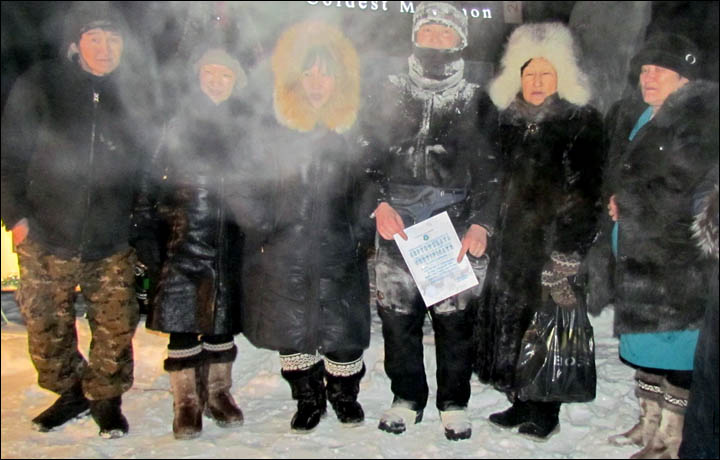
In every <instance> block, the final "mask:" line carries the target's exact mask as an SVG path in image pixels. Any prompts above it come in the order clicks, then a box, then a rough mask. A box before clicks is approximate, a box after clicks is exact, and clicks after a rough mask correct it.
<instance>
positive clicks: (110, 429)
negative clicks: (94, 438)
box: [90, 396, 130, 439]
mask: <svg viewBox="0 0 720 460" xmlns="http://www.w3.org/2000/svg"><path fill="white" fill-rule="evenodd" d="M121 405H122V399H121V397H120V396H115V397H114V398H108V399H98V400H96V401H90V414H91V415H92V418H93V419H94V420H95V423H97V425H98V426H99V427H100V433H99V434H100V437H101V438H106V439H113V438H122V437H123V436H125V435H126V434H127V433H128V431H129V429H130V427H129V426H128V421H127V419H126V418H125V416H124V415H123V413H122V410H121V409H120V406H121Z"/></svg>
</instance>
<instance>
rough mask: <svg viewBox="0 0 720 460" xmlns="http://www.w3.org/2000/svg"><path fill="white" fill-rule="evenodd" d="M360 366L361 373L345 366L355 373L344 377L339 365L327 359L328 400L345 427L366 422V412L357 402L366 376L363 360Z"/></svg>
mask: <svg viewBox="0 0 720 460" xmlns="http://www.w3.org/2000/svg"><path fill="white" fill-rule="evenodd" d="M343 364H344V363H343ZM352 364H354V363H351V365H352ZM359 364H360V370H359V371H356V370H355V369H354V368H353V369H350V367H348V366H345V367H347V370H348V371H354V373H352V374H349V375H342V373H341V372H338V371H340V368H339V364H338V363H335V362H333V361H329V360H327V359H326V363H325V379H326V381H327V387H326V390H327V400H328V401H330V404H331V405H332V408H333V409H334V410H335V414H336V415H337V418H338V420H339V421H340V423H342V424H344V425H345V426H353V425H359V424H361V423H362V422H363V421H364V420H365V412H364V411H363V408H362V406H361V405H360V403H359V402H358V401H357V397H358V393H360V380H362V378H363V376H364V375H365V364H363V362H362V360H360V362H359ZM333 373H334V374H336V375H333ZM337 374H341V375H337Z"/></svg>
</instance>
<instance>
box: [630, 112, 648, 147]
mask: <svg viewBox="0 0 720 460" xmlns="http://www.w3.org/2000/svg"><path fill="white" fill-rule="evenodd" d="M652 114H653V113H652V106H651V105H649V106H648V108H647V109H645V111H644V112H643V113H642V114H641V115H640V118H638V121H637V122H636V123H635V126H634V127H633V129H632V131H630V136H629V137H628V140H631V141H632V140H633V139H635V135H636V134H637V133H638V131H640V128H642V127H643V126H645V124H646V123H647V122H648V121H650V119H651V118H652Z"/></svg>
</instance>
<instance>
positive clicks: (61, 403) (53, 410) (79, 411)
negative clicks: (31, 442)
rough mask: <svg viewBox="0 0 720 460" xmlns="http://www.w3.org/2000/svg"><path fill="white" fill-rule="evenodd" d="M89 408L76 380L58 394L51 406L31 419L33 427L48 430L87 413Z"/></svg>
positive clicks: (88, 403)
mask: <svg viewBox="0 0 720 460" xmlns="http://www.w3.org/2000/svg"><path fill="white" fill-rule="evenodd" d="M89 408H90V401H88V400H87V398H85V395H84V394H83V389H82V384H81V383H80V382H77V383H75V384H74V385H73V386H72V387H70V388H69V389H68V390H66V391H64V392H63V393H62V394H60V397H59V398H58V399H57V400H56V401H55V402H54V403H53V405H52V406H50V407H48V408H47V409H45V410H44V411H43V412H42V413H40V415H38V416H37V417H35V418H34V419H33V420H32V423H33V427H34V428H35V429H36V430H38V431H50V430H52V429H53V428H55V427H58V426H60V425H62V424H64V423H65V422H68V421H70V420H72V419H73V418H75V417H79V416H81V415H83V414H87V411H88V409H89Z"/></svg>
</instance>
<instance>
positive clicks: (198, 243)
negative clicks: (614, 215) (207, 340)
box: [135, 91, 246, 335]
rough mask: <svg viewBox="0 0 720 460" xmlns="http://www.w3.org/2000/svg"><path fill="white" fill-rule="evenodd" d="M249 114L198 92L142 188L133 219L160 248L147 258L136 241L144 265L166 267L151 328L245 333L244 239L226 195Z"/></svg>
mask: <svg viewBox="0 0 720 460" xmlns="http://www.w3.org/2000/svg"><path fill="white" fill-rule="evenodd" d="M245 113H246V112H245V108H244V107H243V106H242V105H241V104H240V103H239V102H238V101H236V100H233V99H230V100H228V101H226V102H224V103H222V104H220V105H219V106H216V105H215V104H213V103H212V101H210V99H209V98H208V97H207V96H206V95H204V94H202V93H200V92H199V91H198V92H196V93H194V94H193V95H192V96H191V97H190V99H189V101H188V102H187V103H186V105H185V106H184V108H183V110H181V111H180V113H179V115H178V116H177V117H175V118H174V119H173V120H172V121H171V122H170V124H169V127H168V129H167V132H166V136H165V140H166V141H165V143H164V145H163V148H162V150H161V151H160V152H159V156H158V158H156V160H155V165H156V167H155V168H154V172H155V175H154V178H151V180H152V179H154V181H153V182H154V187H153V186H152V185H151V186H150V189H148V187H147V186H144V187H143V191H144V194H147V195H148V196H145V197H144V198H141V200H140V203H141V206H142V207H141V208H139V209H138V210H137V211H136V213H135V214H136V217H135V219H136V222H139V221H142V222H143V224H140V225H142V226H143V228H144V231H140V233H141V234H143V233H145V235H144V236H146V237H147V236H149V235H151V234H154V235H155V236H156V237H157V238H158V239H159V243H160V244H161V246H162V247H161V248H160V250H159V251H157V252H156V253H155V254H149V255H148V254H147V253H146V252H145V251H143V249H144V248H146V246H144V245H143V243H142V242H140V243H139V244H137V247H138V253H139V257H140V260H141V261H144V262H146V263H147V264H148V265H150V266H151V267H161V269H160V273H159V279H158V281H157V287H156V288H155V289H154V292H153V295H152V298H151V307H150V311H149V314H148V318H147V327H148V328H149V329H155V330H159V331H163V332H185V333H197V334H207V335H219V334H236V333H238V332H239V331H240V327H241V326H240V324H241V323H240V305H241V299H240V290H241V285H240V280H241V278H240V275H239V274H240V270H241V260H242V254H241V250H242V234H241V232H240V229H239V227H238V225H237V224H236V223H235V222H234V220H233V219H232V214H231V213H230V212H229V211H228V209H227V195H228V193H229V190H232V189H233V188H234V187H236V185H237V176H236V175H234V174H233V165H234V164H236V162H234V158H233V157H235V156H237V155H240V154H241V152H242V151H241V143H240V141H241V138H242V133H241V126H242V123H241V121H240V120H241V116H242V115H244V114H245ZM158 262H159V263H158ZM151 271H153V270H151ZM153 281H154V280H153Z"/></svg>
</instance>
